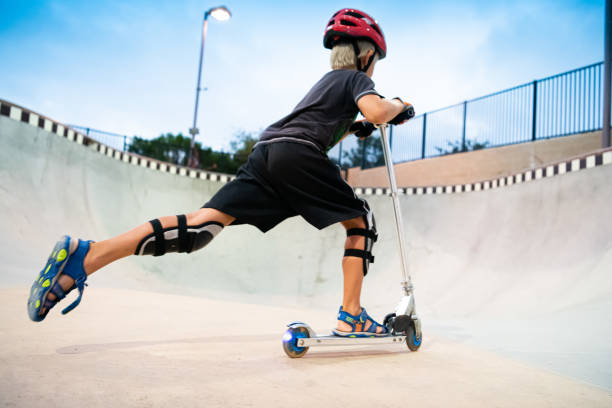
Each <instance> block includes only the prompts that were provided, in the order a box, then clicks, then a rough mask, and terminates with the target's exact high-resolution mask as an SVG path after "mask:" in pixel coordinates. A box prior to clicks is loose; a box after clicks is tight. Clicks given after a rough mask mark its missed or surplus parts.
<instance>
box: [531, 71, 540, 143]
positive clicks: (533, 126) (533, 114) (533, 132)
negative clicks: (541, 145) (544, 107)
mask: <svg viewBox="0 0 612 408" xmlns="http://www.w3.org/2000/svg"><path fill="white" fill-rule="evenodd" d="M531 105H532V107H531V108H532V112H531V141H533V142H535V140H536V136H537V135H536V129H537V128H536V123H537V118H536V114H537V111H538V110H537V105H538V81H537V80H535V81H533V102H532V104H531Z"/></svg>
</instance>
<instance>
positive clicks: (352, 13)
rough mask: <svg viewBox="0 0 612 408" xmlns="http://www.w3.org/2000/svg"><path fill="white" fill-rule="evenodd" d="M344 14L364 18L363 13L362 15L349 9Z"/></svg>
mask: <svg viewBox="0 0 612 408" xmlns="http://www.w3.org/2000/svg"><path fill="white" fill-rule="evenodd" d="M344 14H345V15H347V16H351V17H356V18H363V15H361V14H359V13H355V12H354V11H347V12H346V13H344Z"/></svg>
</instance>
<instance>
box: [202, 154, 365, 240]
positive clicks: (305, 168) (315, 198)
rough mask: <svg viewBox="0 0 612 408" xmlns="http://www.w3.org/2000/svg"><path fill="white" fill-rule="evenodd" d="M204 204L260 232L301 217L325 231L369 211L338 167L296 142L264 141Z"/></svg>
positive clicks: (234, 223) (326, 158)
mask: <svg viewBox="0 0 612 408" xmlns="http://www.w3.org/2000/svg"><path fill="white" fill-rule="evenodd" d="M203 208H214V209H217V210H219V211H221V212H223V213H225V214H229V215H231V216H232V217H235V218H236V220H235V221H234V222H233V223H232V225H237V224H250V225H254V226H256V227H257V228H259V229H260V230H261V231H262V232H266V231H269V230H270V229H272V228H274V227H275V226H276V225H278V224H279V223H280V222H281V221H283V220H285V219H287V218H289V217H293V216H296V215H301V216H302V217H303V218H304V219H305V220H306V221H308V223H309V224H311V225H313V226H314V227H316V228H318V229H323V228H325V227H327V226H329V225H331V224H335V223H337V222H340V221H345V220H350V219H352V218H356V217H359V216H362V215H366V214H367V208H366V204H365V201H364V200H362V199H360V198H358V197H357V196H356V195H355V192H354V191H353V189H352V188H351V186H349V185H348V184H347V183H346V182H345V181H344V180H343V179H342V176H341V175H340V169H339V167H338V166H336V165H335V164H334V163H332V162H331V161H330V160H329V158H328V157H327V156H326V155H325V154H323V153H321V152H320V151H319V150H318V149H317V148H315V147H314V146H309V145H306V144H301V143H296V142H276V143H268V144H260V145H258V146H256V147H255V149H254V150H253V152H251V154H250V155H249V159H248V161H247V163H246V164H245V165H243V166H242V167H240V169H239V170H238V174H237V176H236V178H235V179H234V180H233V181H231V182H229V183H228V184H226V185H225V186H223V187H222V188H221V189H220V190H219V191H218V192H217V194H215V195H214V196H213V197H212V198H211V199H210V201H209V202H207V203H206V204H204V206H203Z"/></svg>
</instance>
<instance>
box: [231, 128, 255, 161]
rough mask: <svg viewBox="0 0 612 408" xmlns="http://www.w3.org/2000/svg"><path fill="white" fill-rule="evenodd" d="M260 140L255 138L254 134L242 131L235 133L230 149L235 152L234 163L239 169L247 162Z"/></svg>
mask: <svg viewBox="0 0 612 408" xmlns="http://www.w3.org/2000/svg"><path fill="white" fill-rule="evenodd" d="M258 140H259V138H258V137H257V136H255V133H254V132H247V131H244V130H240V131H238V132H236V133H234V140H232V141H231V142H230V147H231V149H232V152H233V159H234V162H236V164H237V165H238V167H240V166H242V165H243V164H244V163H246V162H247V158H248V157H249V154H251V150H253V146H255V143H257V141H258Z"/></svg>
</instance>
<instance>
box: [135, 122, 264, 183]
mask: <svg viewBox="0 0 612 408" xmlns="http://www.w3.org/2000/svg"><path fill="white" fill-rule="evenodd" d="M257 140H258V138H257V137H256V136H255V133H254V132H247V131H244V130H241V131H239V132H237V133H236V134H235V135H234V139H233V140H232V141H231V142H230V147H231V152H230V153H227V152H219V151H214V150H213V149H211V148H210V147H202V144H201V143H200V142H195V144H194V157H195V158H197V160H196V161H195V162H196V164H197V168H199V169H203V170H210V171H216V172H219V173H228V174H235V173H236V172H237V171H238V168H239V167H240V166H242V165H243V164H244V163H246V161H247V157H248V156H249V154H250V153H251V150H253V146H254V145H255V143H257ZM190 145H191V138H189V137H187V136H183V135H182V134H181V133H179V134H178V135H174V134H172V133H166V134H162V135H160V136H158V137H156V138H155V139H144V138H141V137H138V136H135V137H133V138H132V142H131V143H130V145H129V147H128V151H129V152H132V153H136V154H140V155H142V156H147V157H151V158H153V159H157V160H160V161H165V162H169V163H173V164H176V165H179V166H186V165H187V159H188V157H189V148H190Z"/></svg>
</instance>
